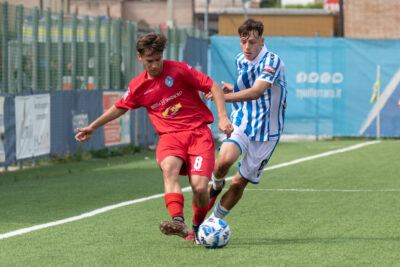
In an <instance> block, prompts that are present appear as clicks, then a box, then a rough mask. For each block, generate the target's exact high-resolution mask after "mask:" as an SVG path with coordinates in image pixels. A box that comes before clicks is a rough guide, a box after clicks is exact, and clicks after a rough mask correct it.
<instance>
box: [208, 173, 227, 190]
mask: <svg viewBox="0 0 400 267" xmlns="http://www.w3.org/2000/svg"><path fill="white" fill-rule="evenodd" d="M211 179H212V181H213V187H214V190H218V189H220V188H221V187H222V184H223V182H224V181H225V177H222V178H217V177H215V176H214V173H213V174H212V177H211Z"/></svg>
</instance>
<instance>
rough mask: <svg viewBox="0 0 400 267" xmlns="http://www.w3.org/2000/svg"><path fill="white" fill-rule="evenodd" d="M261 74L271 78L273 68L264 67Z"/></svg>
mask: <svg viewBox="0 0 400 267" xmlns="http://www.w3.org/2000/svg"><path fill="white" fill-rule="evenodd" d="M262 74H264V75H270V76H273V75H274V74H275V68H274V67H272V66H270V65H268V66H265V67H264V69H263V71H262Z"/></svg>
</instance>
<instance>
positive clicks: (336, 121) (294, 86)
mask: <svg viewBox="0 0 400 267" xmlns="http://www.w3.org/2000/svg"><path fill="white" fill-rule="evenodd" d="M265 44H266V46H267V48H268V50H270V51H272V52H274V53H276V54H278V55H279V56H280V58H281V59H282V60H283V61H284V62H285V66H286V79H287V85H288V86H287V89H288V108H287V111H286V119H285V130H284V134H300V135H316V136H375V135H376V130H373V129H374V127H376V117H377V114H378V110H379V112H380V113H379V114H380V118H381V120H380V124H381V136H390V137H399V136H400V130H399V128H400V126H399V125H400V106H399V105H400V104H399V101H400V99H399V98H400V96H399V94H400V92H399V90H400V86H399V84H400V74H399V73H400V53H399V51H400V40H358V39H344V38H286V37H271V38H265ZM211 49H212V50H211V59H212V62H211V77H212V78H213V79H214V80H216V81H217V82H221V81H225V82H229V83H234V82H235V80H236V77H237V70H236V68H235V66H234V58H235V56H236V55H237V54H238V53H239V52H241V49H240V44H239V38H238V37H220V36H217V37H213V38H212V39H211ZM378 64H379V65H380V68H381V94H382V97H381V100H382V101H381V102H380V104H379V106H380V107H379V108H378V107H377V106H378V104H377V103H372V104H371V103H370V98H371V95H372V87H373V84H374V83H375V81H376V69H377V65H378ZM213 108H214V107H213ZM374 110H375V112H374ZM395 125H398V126H397V127H396V126H395ZM216 128H217V127H216V125H215V124H214V125H213V127H212V129H213V131H214V132H216V131H217V129H216Z"/></svg>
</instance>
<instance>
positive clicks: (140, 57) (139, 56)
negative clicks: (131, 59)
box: [137, 53, 142, 62]
mask: <svg viewBox="0 0 400 267" xmlns="http://www.w3.org/2000/svg"><path fill="white" fill-rule="evenodd" d="M137 56H138V59H139V61H140V62H142V55H140V53H137Z"/></svg>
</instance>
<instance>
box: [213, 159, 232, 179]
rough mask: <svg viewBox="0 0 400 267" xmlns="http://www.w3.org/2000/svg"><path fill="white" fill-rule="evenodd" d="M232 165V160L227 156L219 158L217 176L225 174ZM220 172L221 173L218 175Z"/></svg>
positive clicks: (216, 167) (216, 166)
mask: <svg viewBox="0 0 400 267" xmlns="http://www.w3.org/2000/svg"><path fill="white" fill-rule="evenodd" d="M231 166H232V162H231V161H230V160H228V159H226V158H221V159H218V161H217V163H216V164H215V169H216V171H217V177H220V175H222V176H225V174H226V172H228V171H229V168H230V167H231ZM218 174H220V175H218Z"/></svg>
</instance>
